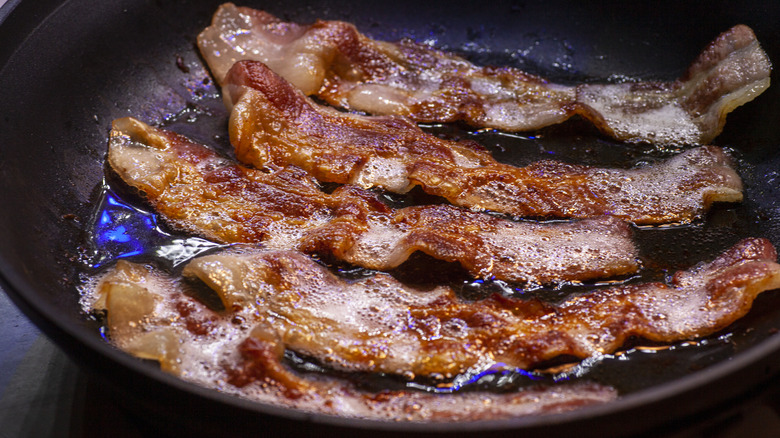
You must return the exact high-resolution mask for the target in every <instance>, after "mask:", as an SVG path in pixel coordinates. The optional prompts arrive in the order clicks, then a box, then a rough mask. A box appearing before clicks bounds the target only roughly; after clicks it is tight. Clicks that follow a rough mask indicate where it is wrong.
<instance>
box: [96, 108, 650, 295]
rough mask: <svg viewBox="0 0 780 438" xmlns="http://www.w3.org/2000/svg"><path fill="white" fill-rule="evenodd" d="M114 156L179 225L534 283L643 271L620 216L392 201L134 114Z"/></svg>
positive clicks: (361, 260) (118, 136)
mask: <svg viewBox="0 0 780 438" xmlns="http://www.w3.org/2000/svg"><path fill="white" fill-rule="evenodd" d="M108 162H109V164H110V165H111V167H112V168H113V169H114V171H116V173H117V174H118V175H119V176H120V177H121V178H122V179H123V180H124V181H125V182H126V183H127V184H129V185H130V186H132V187H135V188H137V189H139V190H141V191H143V192H144V193H145V195H146V196H147V198H148V200H149V202H150V203H151V204H152V205H153V206H154V207H155V209H156V210H157V211H158V212H159V213H160V214H162V215H163V216H164V217H165V218H166V219H167V221H168V222H169V223H170V224H171V225H172V226H175V227H178V228H181V229H184V230H187V231H190V232H193V233H196V234H199V235H202V236H204V237H206V238H209V239H212V240H214V241H217V242H220V243H241V242H245V243H246V242H253V243H263V244H264V246H266V247H268V248H276V249H298V250H301V251H304V252H307V253H322V254H332V255H333V256H335V257H336V258H338V259H341V260H344V261H347V262H349V263H352V264H355V265H359V266H363V267H367V268H370V269H380V270H386V269H390V268H393V267H396V266H398V265H400V264H401V263H403V262H404V261H405V260H406V259H407V258H408V257H409V255H411V254H412V253H413V252H415V251H422V252H424V253H426V254H429V255H431V256H433V257H435V258H438V259H441V260H445V261H448V262H459V263H460V264H461V265H462V266H463V267H464V268H465V269H466V270H467V271H468V272H470V273H471V274H472V275H474V276H476V277H481V278H491V277H492V278H497V279H502V280H507V281H515V282H531V283H557V282H564V281H578V280H587V279H594V278H603V277H612V276H619V275H625V274H629V273H633V272H635V271H636V270H637V269H638V265H637V253H636V249H635V247H634V245H633V243H632V241H631V230H630V227H629V226H628V225H626V224H625V223H624V222H623V221H621V220H619V219H616V218H612V217H600V218H594V219H585V220H582V221H576V222H570V223H534V222H512V221H508V220H504V219H500V218H497V217H493V216H489V215H485V214H481V213H475V212H471V211H467V210H463V209H459V208H456V207H452V206H449V205H428V206H414V207H407V208H403V209H398V210H394V209H391V208H389V207H388V206H386V205H385V204H382V203H381V202H380V201H379V200H378V198H377V197H376V196H375V195H374V194H372V193H370V192H367V191H365V190H363V189H359V188H357V187H354V186H341V187H340V188H338V189H337V190H336V191H334V192H333V193H332V194H326V193H324V192H322V191H320V190H319V188H318V187H317V186H316V184H315V182H314V181H313V180H312V179H311V178H310V177H309V176H308V175H307V174H306V173H305V172H303V171H301V170H300V169H296V168H286V169H283V170H276V171H269V172H265V171H261V170H255V169H249V168H246V167H243V166H240V165H238V164H235V163H233V162H231V161H229V160H227V159H224V158H220V157H219V156H217V154H216V153H215V152H213V151H211V150H210V149H208V148H206V147H205V146H202V145H199V144H196V143H193V142H191V141H189V140H188V139H186V138H184V137H182V136H179V135H177V134H174V133H171V132H166V131H164V130H160V129H155V128H152V127H150V126H148V125H145V124H143V123H142V122H139V121H137V120H135V119H131V118H125V119H119V120H116V121H115V122H114V129H113V130H112V132H111V139H110V142H109V152H108Z"/></svg>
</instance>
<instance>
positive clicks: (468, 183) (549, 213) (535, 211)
mask: <svg viewBox="0 0 780 438" xmlns="http://www.w3.org/2000/svg"><path fill="white" fill-rule="evenodd" d="M224 84H225V85H224V87H223V90H224V96H225V99H226V101H228V102H230V103H231V104H232V106H233V109H232V112H231V117H230V139H231V142H232V143H233V145H234V147H235V150H236V155H237V156H238V158H239V160H241V161H243V162H245V163H249V164H251V165H253V166H256V167H263V166H268V165H277V166H287V165H294V166H297V167H300V168H302V169H304V170H306V171H307V172H309V173H310V174H312V175H313V176H314V177H315V178H317V179H319V180H321V181H327V182H336V183H341V184H355V185H359V186H361V187H364V188H370V187H381V188H383V189H385V190H389V191H392V192H396V193H405V192H407V191H409V190H410V189H411V188H412V187H414V186H415V185H419V186H421V187H422V188H423V190H425V191H426V192H427V193H430V194H433V195H437V196H442V197H444V198H446V199H447V200H448V201H449V202H450V203H452V204H455V205H459V206H462V207H466V208H469V209H472V210H491V211H497V212H501V213H507V214H511V215H514V216H523V217H573V218H585V217H594V216H600V215H604V214H609V215H613V216H616V217H619V218H622V219H626V220H629V221H632V222H634V223H637V224H663V223H688V222H691V221H692V220H694V219H696V218H697V217H700V216H701V215H702V214H703V213H704V212H706V211H707V210H708V209H709V207H710V206H711V205H712V203H713V202H736V201H741V200H742V182H741V180H740V178H739V176H738V175H737V173H736V172H735V171H734V169H733V168H732V167H731V162H730V159H729V157H728V156H727V155H726V154H725V153H724V152H723V150H722V149H720V148H717V147H715V146H707V147H699V148H696V149H692V150H689V151H686V152H683V153H682V154H680V155H679V156H677V157H674V158H672V159H669V160H666V161H663V162H660V163H656V164H654V165H651V166H644V167H641V168H635V169H628V170H626V169H604V168H596V167H588V166H580V165H571V164H565V163H561V162H556V161H541V162H538V163H534V164H532V165H529V166H527V167H523V168H518V167H514V166H510V165H506V164H503V163H499V162H497V161H496V160H495V159H493V158H492V157H491V156H490V154H489V153H488V152H487V151H485V150H484V149H483V148H481V147H480V146H478V145H476V144H475V143H472V142H454V141H447V140H442V139H440V138H438V137H435V136H433V135H429V134H426V133H425V132H423V131H422V130H421V129H420V128H418V127H417V125H416V124H414V123H412V122H411V121H409V120H408V119H405V118H401V117H397V116H375V117H371V116H361V115H355V114H349V113H343V112H339V111H336V110H333V109H332V108H329V107H324V106H320V105H317V104H316V103H314V102H312V101H311V100H310V99H308V98H307V97H306V96H305V95H304V94H303V93H301V92H300V91H299V90H297V89H296V88H295V87H294V86H293V85H292V84H290V83H289V82H287V81H286V80H285V79H284V78H282V77H280V76H278V75H277V74H275V73H274V72H273V71H271V69H270V68H268V67H267V66H266V65H265V64H262V63H260V62H257V61H239V62H237V63H236V64H234V65H233V67H232V68H231V69H230V70H229V72H228V73H227V77H226V78H225V81H224Z"/></svg>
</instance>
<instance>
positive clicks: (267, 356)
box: [85, 252, 617, 421]
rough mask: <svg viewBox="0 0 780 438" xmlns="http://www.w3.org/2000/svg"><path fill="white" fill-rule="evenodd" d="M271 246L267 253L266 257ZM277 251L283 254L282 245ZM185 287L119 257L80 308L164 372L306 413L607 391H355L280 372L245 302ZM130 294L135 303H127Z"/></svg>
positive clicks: (560, 403)
mask: <svg viewBox="0 0 780 438" xmlns="http://www.w3.org/2000/svg"><path fill="white" fill-rule="evenodd" d="M273 254H274V253H268V255H269V257H271V258H269V259H268V260H269V261H271V260H273ZM278 255H280V256H281V257H282V258H283V259H284V255H285V253H284V252H281V253H278ZM292 257H293V260H294V259H296V258H297V257H300V254H297V255H292ZM304 266H306V267H307V268H308V267H309V266H308V263H304ZM280 273H281V272H280ZM306 273H308V271H307V272H304V274H306ZM212 279H214V277H213V276H212ZM191 289H192V287H191V286H188V285H187V283H186V282H182V281H180V279H177V278H173V277H171V276H168V275H166V274H163V273H162V272H159V271H157V270H154V269H152V268H150V267H149V266H143V265H139V264H135V263H130V262H127V261H123V260H120V261H119V262H118V263H117V264H116V266H115V267H113V268H112V269H111V270H110V271H108V272H107V273H106V274H104V275H103V276H102V278H101V279H100V281H99V282H97V283H96V284H95V285H94V287H93V288H89V289H87V290H85V297H86V300H87V301H89V303H86V304H87V309H88V310H100V311H106V312H107V315H108V329H109V331H108V335H109V338H110V340H111V342H112V343H114V344H115V345H117V346H118V347H119V348H121V349H122V350H124V351H126V352H128V353H130V354H133V355H134V356H137V357H141V358H145V359H152V360H156V361H158V362H159V363H160V365H161V367H162V369H164V370H165V371H167V372H170V373H171V374H174V375H176V376H179V377H181V378H183V379H185V380H188V381H190V382H193V383H196V384H200V385H202V386H205V387H208V388H213V389H218V390H219V391H221V392H227V393H231V394H236V395H238V396H241V397H244V398H248V399H251V400H257V401H261V402H265V403H272V404H276V405H282V406H287V407H292V408H297V409H303V410H306V411H309V412H312V411H314V412H321V413H328V414H333V415H339V416H350V417H363V418H374V419H384V420H394V421H398V420H407V421H452V420H458V421H476V420H486V419H497V418H510V417H518V416H521V415H530V414H539V413H553V412H564V411H568V410H573V409H576V408H579V407H582V406H585V405H590V404H595V403H605V402H608V401H611V400H614V399H615V398H616V397H617V392H616V391H615V390H614V389H613V388H610V387H606V386H602V385H596V384H592V383H588V382H580V383H577V384H574V385H571V384H569V385H552V386H541V385H540V386H532V387H528V388H523V389H520V390H518V391H516V392H512V393H504V394H498V393H488V392H472V391H469V392H458V393H453V394H428V393H423V392H418V391H398V390H393V391H390V390H384V391H381V392H379V393H372V392H366V391H361V390H359V389H357V388H355V387H354V386H353V385H351V384H350V383H349V382H348V381H346V380H343V379H339V378H336V377H329V376H326V375H323V374H319V373H316V374H308V375H306V374H299V373H297V372H294V371H292V370H290V369H289V368H287V366H286V365H285V364H283V363H282V362H280V360H279V359H280V354H279V351H278V346H277V347H273V346H271V345H268V344H267V343H263V342H261V341H259V340H257V339H256V338H254V337H250V336H249V333H250V331H251V326H252V324H254V320H255V319H256V316H254V315H253V312H254V311H255V308H254V306H252V305H250V303H247V302H243V306H233V305H231V306H229V307H228V308H226V309H225V310H218V311H215V310H212V309H210V308H208V307H207V306H206V305H205V304H204V302H202V301H198V300H197V299H194V298H192V296H193V295H197V294H195V293H193V291H192V290H191ZM222 290H223V291H224V289H222ZM388 292H392V291H388ZM236 297H238V296H236ZM139 298H140V302H141V305H135V304H134V303H135V300H136V299H139ZM231 302H235V300H233V299H231ZM225 382H228V384H226V383H225Z"/></svg>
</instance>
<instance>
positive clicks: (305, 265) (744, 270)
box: [184, 239, 780, 380]
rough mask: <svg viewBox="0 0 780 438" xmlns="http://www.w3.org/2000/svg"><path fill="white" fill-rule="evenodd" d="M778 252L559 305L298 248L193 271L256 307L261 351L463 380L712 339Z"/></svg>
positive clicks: (747, 248)
mask: <svg viewBox="0 0 780 438" xmlns="http://www.w3.org/2000/svg"><path fill="white" fill-rule="evenodd" d="M776 259H777V254H776V253H775V249H774V247H773V246H772V245H771V244H770V243H769V242H768V241H767V240H765V239H746V240H744V241H742V242H740V243H738V244H737V245H735V246H734V247H732V248H731V249H729V250H727V251H725V252H724V253H723V254H722V255H720V256H719V257H718V258H716V259H715V260H714V261H712V262H710V263H708V264H706V265H702V266H699V267H696V268H693V269H691V270H689V271H681V272H678V273H676V274H675V275H674V277H673V278H672V280H671V281H670V282H669V284H663V283H646V284H637V285H626V286H615V287H610V288H606V289H601V290H595V291H592V292H590V293H588V294H584V295H579V296H576V297H574V298H570V299H568V300H567V301H565V302H563V303H561V304H559V305H552V304H547V303H544V302H541V301H539V300H535V299H529V300H519V299H510V298H505V297H501V296H497V295H496V296H493V297H491V298H489V299H485V300H481V301H476V302H464V301H462V300H459V299H458V298H457V297H456V296H455V294H454V293H453V291H452V290H451V289H449V288H446V287H438V288H436V289H434V290H429V291H419V290H416V289H413V288H410V287H407V286H404V285H402V284H400V283H399V282H398V281H396V280H395V279H393V278H392V277H390V276H389V275H387V274H376V275H374V276H372V277H370V278H365V279H362V280H359V281H355V282H347V281H345V280H344V279H342V278H339V277H337V276H335V275H334V274H332V273H330V272H329V271H327V270H326V269H325V268H323V267H322V266H320V265H318V264H316V263H314V262H313V261H311V260H310V259H309V258H307V257H306V256H304V255H302V254H299V253H294V252H276V253H268V252H265V253H256V254H240V255H231V254H221V255H212V256H205V257H201V258H198V259H195V260H193V261H192V262H191V263H190V264H188V265H187V267H186V268H185V269H184V275H185V276H196V277H197V278H199V279H200V280H202V281H203V282H204V283H206V284H207V285H208V286H209V287H211V288H212V289H213V290H214V291H216V292H217V294H218V295H219V296H220V297H221V299H222V300H223V302H224V304H225V307H226V308H232V307H242V306H254V309H255V311H256V313H255V314H256V315H258V317H257V319H256V320H254V321H252V322H253V323H254V329H253V330H252V333H251V336H252V337H253V338H254V339H255V340H256V344H252V345H254V346H253V347H251V348H261V347H260V346H261V345H264V347H262V349H266V350H267V349H268V348H271V349H275V350H274V351H277V352H282V351H284V350H285V349H288V350H293V351H296V352H298V353H301V354H303V355H305V356H308V357H313V358H315V359H317V360H318V361H319V362H321V363H323V364H324V365H325V366H327V367H330V368H332V369H337V370H343V371H350V372H354V371H360V372H371V373H377V372H379V373H388V374H396V375H400V376H407V377H409V376H414V375H417V376H444V377H447V378H453V377H455V376H458V375H461V374H464V373H476V372H481V371H484V370H486V369H498V370H501V369H510V370H511V369H530V368H533V367H534V366H536V365H537V364H540V363H542V362H544V361H547V360H550V359H554V358H556V357H559V356H562V355H566V356H574V357H579V358H585V357H589V356H592V355H594V354H599V353H601V354H604V353H611V352H614V351H616V350H617V349H618V348H620V347H621V346H622V345H623V344H624V343H625V341H626V340H627V339H628V338H629V337H639V338H644V339H649V340H651V341H656V342H665V343H669V342H675V341H681V340H688V339H694V338H698V337H702V336H707V335H710V334H712V333H715V332H717V331H718V330H721V329H723V328H725V327H726V326H728V325H729V324H731V323H732V322H734V321H735V320H737V319H738V318H740V317H742V316H743V315H745V314H746V313H747V312H748V310H750V307H751V305H752V303H753V300H754V299H755V298H756V296H757V295H758V294H760V293H761V292H763V291H766V290H772V289H776V288H780V265H778V264H777V263H776V262H775V260H776ZM279 354H281V353H279ZM256 356H257V357H259V356H258V355H256ZM263 357H264V358H263V359H262V360H268V358H267V357H266V356H263ZM254 360H261V359H258V358H255V359H254ZM262 368H263V369H267V365H263V366H262ZM283 374H284V373H283ZM277 380H279V379H278V378H277Z"/></svg>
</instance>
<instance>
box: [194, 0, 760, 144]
mask: <svg viewBox="0 0 780 438" xmlns="http://www.w3.org/2000/svg"><path fill="white" fill-rule="evenodd" d="M198 45H199V47H200V50H201V53H202V54H203V56H204V58H205V59H206V61H207V62H208V64H209V67H210V68H211V70H212V72H213V73H214V76H215V78H216V79H217V81H218V82H220V83H221V82H222V81H223V79H224V78H225V75H226V74H227V71H228V69H230V67H231V66H232V65H233V64H234V63H235V62H236V61H240V60H246V59H251V60H256V61H261V62H263V63H266V64H268V65H269V66H270V67H271V68H272V69H273V70H274V71H276V72H277V73H279V74H280V75H282V76H283V77H285V78H286V79H287V80H289V81H290V82H292V83H293V84H294V85H295V86H297V87H298V88H300V89H301V90H303V92H304V93H306V94H316V95H318V96H319V97H320V98H322V99H324V100H325V101H327V102H328V103H330V104H332V105H335V106H340V107H343V108H348V109H353V110H361V111H367V112H369V113H374V114H399V115H404V116H408V117H410V118H412V119H413V120H415V121H424V122H434V121H435V122H453V121H457V120H463V121H465V122H467V123H469V124H471V125H474V126H481V127H489V128H497V129H502V130H507V131H525V130H533V129H538V128H541V127H543V126H547V125H551V124H555V123H561V122H563V121H564V120H567V119H568V118H570V117H571V116H573V115H575V114H580V115H582V116H583V117H585V118H587V119H589V120H591V121H592V122H593V123H594V124H595V125H596V126H597V127H598V128H599V129H600V130H601V131H602V132H603V133H605V134H607V135H610V136H613V137H614V138H616V139H619V140H626V141H631V142H652V143H657V144H706V143H708V142H710V141H711V140H712V139H713V138H715V137H716V136H717V135H718V134H719V133H720V132H721V131H722V129H723V125H724V123H725V117H726V114H728V113H729V112H730V111H732V110H733V109H734V108H736V107H737V106H739V105H742V104H744V103H746V102H748V101H750V100H752V99H753V98H755V97H756V96H757V95H759V94H761V93H762V92H763V91H764V90H765V89H766V88H767V87H768V86H769V75H770V72H771V64H770V62H769V59H768V58H767V56H766V54H765V53H764V51H763V50H762V49H761V47H760V46H759V44H758V42H757V40H756V37H755V35H754V34H753V32H752V30H750V28H748V27H747V26H742V25H740V26H735V27H733V28H732V29H730V30H728V31H726V32H724V33H723V34H721V35H720V36H719V37H718V38H716V39H715V41H713V42H712V43H711V44H710V45H709V46H708V47H707V48H706V49H705V50H704V51H703V52H702V54H701V55H700V56H699V58H698V59H696V61H695V62H694V63H693V64H692V65H691V67H690V68H689V69H688V71H687V72H686V73H685V74H684V75H683V76H682V77H681V78H680V79H678V80H676V81H674V82H639V83H625V84H607V85H590V84H583V85H579V86H577V87H567V86H562V85H556V84H553V83H550V82H548V81H546V80H544V79H542V78H539V77H536V76H532V75H529V74H526V73H523V72H521V71H519V70H517V69H514V68H508V67H504V68H496V67H478V66H475V65H473V64H471V63H470V62H468V61H466V60H464V59H462V58H460V57H457V56H454V55H452V54H448V53H444V52H441V51H438V50H434V49H432V48H430V47H428V46H425V45H421V44H417V43H414V42H412V41H408V40H405V41H401V42H400V43H397V44H393V43H388V42H383V41H375V40H372V39H370V38H368V37H366V36H365V35H363V34H361V33H360V32H358V31H357V29H356V28H355V27H354V26H353V25H351V24H348V23H344V22H339V21H317V22H316V23H314V24H311V25H299V24H296V23H288V22H283V21H282V20H280V19H279V18H277V17H275V16H273V15H271V14H269V13H267V12H264V11H258V10H254V9H250V8H244V7H236V6H235V5H233V4H231V3H226V4H224V5H222V6H221V7H220V8H219V9H218V10H217V12H216V14H215V15H214V18H213V20H212V24H211V26H209V27H207V28H206V29H205V30H204V31H203V32H202V33H201V34H200V35H199V36H198Z"/></svg>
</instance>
